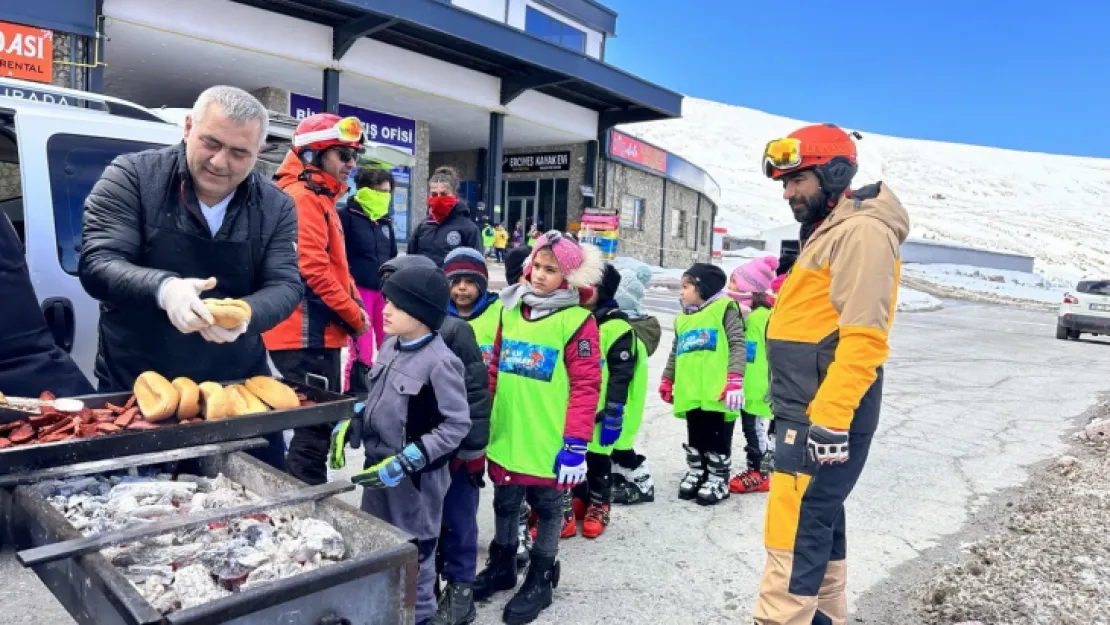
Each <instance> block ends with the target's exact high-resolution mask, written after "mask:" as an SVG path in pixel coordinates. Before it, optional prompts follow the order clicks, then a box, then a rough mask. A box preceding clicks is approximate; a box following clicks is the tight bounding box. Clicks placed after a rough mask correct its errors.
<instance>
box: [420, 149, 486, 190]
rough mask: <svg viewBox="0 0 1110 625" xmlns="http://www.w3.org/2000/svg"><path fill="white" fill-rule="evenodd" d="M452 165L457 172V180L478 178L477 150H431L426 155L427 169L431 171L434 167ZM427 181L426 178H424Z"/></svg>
mask: <svg viewBox="0 0 1110 625" xmlns="http://www.w3.org/2000/svg"><path fill="white" fill-rule="evenodd" d="M445 165H446V166H448V167H454V168H455V169H456V170H458V172H459V180H477V179H478V150H462V151H459V152H432V153H431V154H429V155H428V171H429V172H433V171H435V170H436V167H443V166H445ZM424 181H425V182H427V178H424Z"/></svg>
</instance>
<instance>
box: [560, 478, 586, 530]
mask: <svg viewBox="0 0 1110 625" xmlns="http://www.w3.org/2000/svg"><path fill="white" fill-rule="evenodd" d="M575 501H576V500H575V498H574V495H572V494H571V492H570V491H569V490H568V491H563V529H562V530H561V531H560V532H559V538H573V537H575V536H577V535H578V513H577V510H576V506H575V504H574V502H575ZM578 501H581V500H578ZM584 515H585V513H583V516H584Z"/></svg>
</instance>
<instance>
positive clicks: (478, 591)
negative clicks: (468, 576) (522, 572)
mask: <svg viewBox="0 0 1110 625" xmlns="http://www.w3.org/2000/svg"><path fill="white" fill-rule="evenodd" d="M516 573H517V568H516V547H503V546H501V545H498V544H497V543H494V542H491V543H490V544H489V559H488V560H486V568H484V569H482V571H481V572H480V573H478V577H476V578H475V579H474V600H475V601H485V600H487V599H489V598H490V597H492V596H493V593H495V592H498V591H501V590H512V589H513V588H516Z"/></svg>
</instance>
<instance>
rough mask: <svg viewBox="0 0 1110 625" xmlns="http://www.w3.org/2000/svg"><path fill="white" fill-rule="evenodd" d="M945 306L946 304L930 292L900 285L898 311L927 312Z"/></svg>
mask: <svg viewBox="0 0 1110 625" xmlns="http://www.w3.org/2000/svg"><path fill="white" fill-rule="evenodd" d="M943 307H944V304H943V303H942V302H941V301H940V300H939V299H937V298H935V297H933V296H932V295H929V294H928V293H922V292H921V291H915V290H913V289H910V288H907V287H904V286H899V287H898V312H925V311H929V310H938V309H940V308H943Z"/></svg>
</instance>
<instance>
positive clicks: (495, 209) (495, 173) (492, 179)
mask: <svg viewBox="0 0 1110 625" xmlns="http://www.w3.org/2000/svg"><path fill="white" fill-rule="evenodd" d="M504 148H505V115H504V114H503V113H490V114H489V146H488V147H487V150H486V177H485V181H484V185H485V189H484V191H485V193H484V194H483V197H484V198H485V202H486V209H487V210H489V211H490V214H491V215H494V217H495V219H497V221H498V223H500V222H501V220H502V219H503V218H504V216H505V214H504V212H503V211H504V209H503V208H502V206H501V160H502V155H503V154H504ZM491 221H492V220H491Z"/></svg>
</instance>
